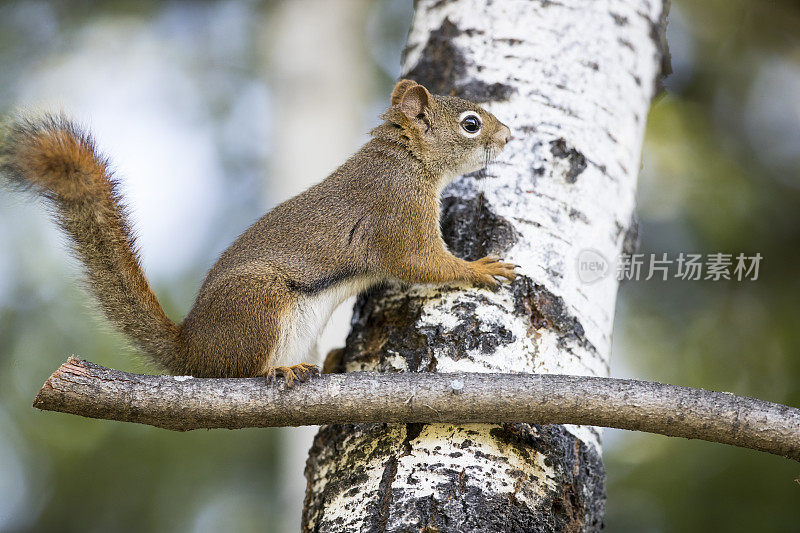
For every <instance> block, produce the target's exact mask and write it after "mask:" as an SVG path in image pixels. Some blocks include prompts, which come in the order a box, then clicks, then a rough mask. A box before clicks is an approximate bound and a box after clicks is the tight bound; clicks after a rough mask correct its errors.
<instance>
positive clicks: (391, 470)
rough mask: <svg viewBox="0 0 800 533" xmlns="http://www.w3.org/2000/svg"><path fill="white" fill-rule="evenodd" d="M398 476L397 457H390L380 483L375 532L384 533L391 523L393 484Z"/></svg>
mask: <svg viewBox="0 0 800 533" xmlns="http://www.w3.org/2000/svg"><path fill="white" fill-rule="evenodd" d="M396 475H397V457H395V456H394V455H390V456H389V459H388V460H387V461H386V466H385V467H384V469H383V475H382V476H381V481H380V483H378V493H379V494H380V499H379V504H380V507H379V508H378V517H377V524H375V525H376V528H375V529H373V531H378V532H381V533H383V532H384V531H386V526H387V524H388V523H389V508H390V506H391V503H392V484H393V483H394V478H395V476H396Z"/></svg>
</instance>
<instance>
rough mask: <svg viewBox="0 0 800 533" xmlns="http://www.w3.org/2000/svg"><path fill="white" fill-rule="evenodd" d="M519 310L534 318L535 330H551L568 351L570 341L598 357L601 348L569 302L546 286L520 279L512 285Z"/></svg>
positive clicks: (532, 319) (532, 328) (532, 324)
mask: <svg viewBox="0 0 800 533" xmlns="http://www.w3.org/2000/svg"><path fill="white" fill-rule="evenodd" d="M511 290H512V293H513V295H514V300H515V305H516V309H517V310H518V311H519V312H526V313H528V316H530V317H531V330H530V333H531V334H532V333H533V331H534V330H536V329H541V328H543V327H544V328H548V329H551V330H553V331H555V332H556V333H558V335H559V344H560V346H561V347H563V348H565V349H566V345H567V341H570V340H571V341H574V342H577V343H578V344H579V345H580V346H582V347H583V348H584V349H586V350H587V351H589V352H591V353H593V354H597V348H595V346H594V345H593V344H592V343H591V342H589V340H588V339H587V338H586V332H585V330H584V329H583V326H582V325H581V323H580V321H579V320H578V318H577V317H576V316H574V315H573V314H572V313H570V312H569V308H568V307H567V304H566V302H565V301H564V299H563V298H562V297H560V296H557V295H555V294H553V293H552V292H550V291H549V290H547V288H545V287H544V285H540V284H538V283H534V282H532V281H531V280H530V279H529V278H526V277H519V278H517V279H516V280H515V281H514V282H513V283H512V284H511Z"/></svg>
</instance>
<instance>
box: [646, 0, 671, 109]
mask: <svg viewBox="0 0 800 533" xmlns="http://www.w3.org/2000/svg"><path fill="white" fill-rule="evenodd" d="M661 1H662V8H661V15H660V16H659V17H658V20H656V21H652V20H651V21H650V38H651V39H652V40H653V42H654V43H655V45H656V55H657V59H658V63H659V69H658V72H657V74H656V76H655V78H656V79H655V82H654V84H655V86H654V88H653V99H654V100H655V99H656V98H658V97H659V96H661V95H662V94H663V93H664V91H665V87H664V80H665V79H666V78H667V76H669V75H670V74H672V56H671V55H670V52H669V42H668V41H667V15H669V8H670V0H661Z"/></svg>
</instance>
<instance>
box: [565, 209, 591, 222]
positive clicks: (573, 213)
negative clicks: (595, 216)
mask: <svg viewBox="0 0 800 533" xmlns="http://www.w3.org/2000/svg"><path fill="white" fill-rule="evenodd" d="M569 219H570V220H580V221H581V222H583V223H584V224H588V223H589V219H588V218H587V216H586V214H585V213H584V212H583V211H579V210H577V209H575V208H574V207H570V208H569Z"/></svg>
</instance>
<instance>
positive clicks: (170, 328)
mask: <svg viewBox="0 0 800 533" xmlns="http://www.w3.org/2000/svg"><path fill="white" fill-rule="evenodd" d="M0 175H1V176H2V177H3V178H4V179H5V180H6V181H7V182H10V183H11V184H12V185H16V186H18V187H20V188H30V189H33V190H35V191H36V192H38V193H39V194H41V195H42V196H44V197H45V198H47V199H48V200H49V201H50V202H51V203H52V205H53V207H54V212H55V218H56V220H57V221H58V223H59V224H60V225H61V227H62V228H63V229H64V231H65V232H66V233H67V234H68V235H69V236H70V240H71V242H72V245H73V246H72V247H73V249H74V251H75V254H76V255H77V256H78V258H79V259H80V260H81V262H82V263H83V265H84V267H85V270H86V277H87V279H88V284H89V287H90V288H91V291H92V293H93V294H94V296H95V298H96V299H97V300H98V302H99V303H100V305H101V307H102V308H103V310H104V311H105V314H106V316H107V317H108V318H109V319H110V320H111V322H113V323H114V324H115V325H116V326H117V327H118V328H119V329H120V330H122V331H123V332H124V333H125V334H126V335H128V336H129V337H130V338H131V339H132V340H133V341H134V343H135V344H136V345H137V346H138V347H139V348H141V349H142V350H144V351H145V352H146V353H148V354H149V355H150V356H152V357H153V358H154V359H155V360H156V362H158V363H160V364H161V365H163V366H165V367H166V368H167V369H168V370H171V371H173V372H175V371H179V370H180V368H181V367H182V366H183V365H182V364H181V361H180V359H181V358H180V341H179V337H180V327H179V326H178V325H176V324H175V323H174V322H172V321H171V320H170V319H169V318H167V315H165V314H164V311H163V309H161V306H160V305H159V303H158V300H157V299H156V296H155V294H153V291H152V289H150V285H149V284H148V282H147V279H146V278H145V275H144V272H143V271H142V267H141V265H140V263H139V257H138V253H137V251H136V248H135V243H134V237H133V235H132V233H131V230H130V227H129V226H128V222H127V221H126V211H125V207H124V206H123V205H122V203H121V201H120V197H119V195H118V194H117V192H116V182H115V180H114V179H113V177H112V174H111V172H110V171H109V169H108V161H107V160H106V159H105V158H104V157H102V155H100V154H99V153H98V152H97V150H96V149H95V145H94V141H93V140H92V137H91V136H90V135H89V134H88V133H86V132H84V131H82V130H81V129H80V128H78V127H77V126H76V125H75V124H73V123H72V122H70V121H69V120H67V119H66V118H64V117H63V116H55V115H46V116H44V117H42V118H39V119H23V120H18V121H16V122H15V123H13V124H11V125H10V126H9V127H8V128H7V129H6V130H5V131H4V132H3V135H2V137H0Z"/></svg>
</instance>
